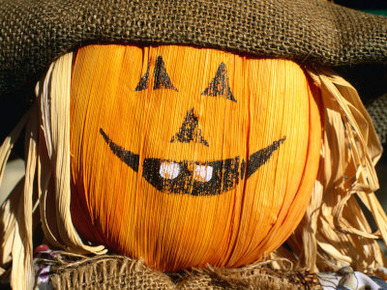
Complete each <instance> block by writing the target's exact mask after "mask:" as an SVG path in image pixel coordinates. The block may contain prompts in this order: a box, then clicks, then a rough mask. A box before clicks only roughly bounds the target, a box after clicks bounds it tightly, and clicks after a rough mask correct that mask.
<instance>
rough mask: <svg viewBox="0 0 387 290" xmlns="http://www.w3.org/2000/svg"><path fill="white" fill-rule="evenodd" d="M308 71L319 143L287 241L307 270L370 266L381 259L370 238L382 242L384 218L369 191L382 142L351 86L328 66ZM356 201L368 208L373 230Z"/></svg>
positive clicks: (385, 229) (386, 227)
mask: <svg viewBox="0 0 387 290" xmlns="http://www.w3.org/2000/svg"><path fill="white" fill-rule="evenodd" d="M309 74H310V76H311V77H312V79H313V80H314V81H315V83H316V84H317V85H318V87H319V88H320V90H321V94H322V102H323V112H322V113H323V114H324V116H323V119H324V124H323V125H324V132H323V140H322V141H323V145H322V150H321V160H320V168H319V173H318V177H317V180H316V183H315V187H314V191H313V195H312V199H311V202H310V204H309V206H308V209H307V212H306V214H305V216H304V219H303V221H302V222H301V224H300V225H299V227H298V228H297V230H296V231H295V233H294V234H293V236H292V237H291V238H289V240H288V243H289V244H290V245H291V247H292V249H293V250H294V251H295V252H296V253H297V254H298V256H299V261H298V262H299V265H300V266H302V267H306V268H307V269H309V270H311V271H318V270H320V271H327V270H337V269H338V268H340V267H342V266H344V265H351V266H352V267H354V268H356V269H357V270H358V271H363V272H374V271H375V270H377V269H378V268H379V267H380V266H385V265H386V257H385V256H384V255H383V253H382V251H381V249H380V247H379V245H378V243H377V241H376V239H383V241H384V243H386V241H387V235H386V234H387V218H386V214H385V212H384V210H383V208H382V207H381V205H380V203H379V201H378V200H377V198H376V196H375V194H374V191H375V190H377V189H378V188H379V183H378V179H377V175H376V172H375V168H374V166H375V165H376V162H377V161H378V160H379V158H380V156H381V153H382V147H381V145H380V143H379V141H378V137H377V134H376V132H375V129H374V127H373V126H372V121H371V119H370V117H369V115H368V113H367V111H366V109H365V108H364V106H363V104H362V102H361V100H360V98H359V96H358V94H357V92H356V90H355V89H354V88H353V87H352V86H351V85H350V84H349V83H348V82H346V81H345V80H344V79H342V78H341V77H339V76H338V75H336V74H334V73H332V72H328V71H319V72H311V71H310V72H309ZM360 204H362V205H364V206H365V207H366V208H367V209H368V210H369V211H370V213H371V214H372V216H373V219H374V221H375V223H376V225H377V227H378V229H379V230H378V231H377V232H375V233H372V231H371V227H370V225H369V222H368V220H367V218H366V216H365V214H364V210H363V208H362V207H361V206H360Z"/></svg>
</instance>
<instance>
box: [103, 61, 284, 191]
mask: <svg viewBox="0 0 387 290" xmlns="http://www.w3.org/2000/svg"><path fill="white" fill-rule="evenodd" d="M148 85H149V65H148V69H147V71H146V73H145V75H144V76H143V77H142V78H141V80H140V82H139V83H138V85H137V87H136V88H135V91H142V90H145V89H147V88H148ZM153 89H154V90H157V89H170V90H174V91H178V89H177V88H176V87H175V86H174V85H173V84H172V81H171V79H170V77H169V76H168V73H167V71H166V68H165V64H164V61H163V59H162V57H161V56H159V57H158V58H157V60H156V65H155V69H154V86H153ZM201 95H202V96H209V97H224V98H226V99H227V100H230V101H232V102H237V100H236V99H235V97H234V96H233V94H232V92H231V89H230V87H229V81H228V77H227V68H226V65H225V64H224V63H223V62H222V63H221V64H220V65H219V67H218V70H217V72H216V75H215V77H214V78H213V79H212V81H211V83H210V84H209V86H208V87H207V88H206V89H205V90H204V91H203V92H202V93H201ZM100 133H101V135H102V137H103V138H104V140H105V142H106V144H107V145H108V146H109V148H110V150H111V151H112V152H113V153H114V154H115V155H116V156H117V157H118V158H119V159H121V160H122V161H123V162H125V163H126V164H127V165H128V166H129V167H130V168H132V169H133V170H134V171H135V172H138V168H139V160H140V158H139V155H137V154H135V153H132V152H130V151H128V150H126V149H124V148H123V147H121V146H120V145H117V144H116V143H114V142H113V141H112V140H111V139H110V138H109V136H108V135H107V134H106V133H105V132H104V131H103V130H102V128H100ZM285 139H286V137H283V138H281V139H279V140H277V141H274V142H273V143H272V144H271V145H269V146H267V147H266V148H264V149H262V150H259V151H257V152H255V153H253V154H251V155H250V156H249V158H248V160H247V161H245V160H241V159H240V157H239V156H236V157H234V158H230V159H225V160H216V161H208V162H202V163H199V162H196V161H189V160H183V161H175V160H167V159H159V158H145V159H144V161H143V164H142V168H143V171H142V176H143V177H144V178H145V180H146V181H147V182H149V183H150V184H151V185H152V186H153V187H155V188H156V189H157V190H159V191H162V192H169V193H180V194H191V195H195V196H198V195H216V194H220V193H222V192H226V191H229V190H231V189H233V188H235V186H236V185H237V184H238V183H239V180H241V179H242V180H243V179H244V178H249V177H250V176H251V175H252V174H254V173H255V172H256V171H257V170H258V168H259V167H261V166H262V165H263V164H265V163H266V162H267V161H268V160H269V158H270V157H271V155H272V154H273V152H274V151H276V150H277V149H278V148H279V146H280V145H281V144H282V143H283V142H284V141H285ZM170 142H171V143H173V142H181V143H190V142H196V143H201V144H202V145H204V146H207V147H209V146H210V145H209V142H208V141H207V140H206V139H205V138H204V137H203V136H202V133H201V130H200V128H199V122H198V117H197V116H196V115H195V112H194V108H191V109H190V110H189V111H187V114H186V117H185V119H184V121H183V123H182V126H181V127H180V129H179V132H177V133H176V134H175V135H174V136H172V138H171V140H170Z"/></svg>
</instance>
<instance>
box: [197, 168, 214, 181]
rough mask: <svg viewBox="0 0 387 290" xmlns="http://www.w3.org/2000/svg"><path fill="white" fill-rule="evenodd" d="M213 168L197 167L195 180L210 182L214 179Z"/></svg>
mask: <svg viewBox="0 0 387 290" xmlns="http://www.w3.org/2000/svg"><path fill="white" fill-rule="evenodd" d="M213 170H214V168H213V167H212V166H205V165H195V171H194V178H195V179H196V180H198V181H202V182H204V181H206V182H207V181H210V180H211V178H212V171H213Z"/></svg>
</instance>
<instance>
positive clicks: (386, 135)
mask: <svg viewBox="0 0 387 290" xmlns="http://www.w3.org/2000/svg"><path fill="white" fill-rule="evenodd" d="M367 110H368V113H369V114H370V116H371V118H372V121H373V123H374V126H375V129H376V133H378V136H379V138H380V142H381V143H382V144H384V143H386V142H387V93H386V94H384V95H382V96H380V97H379V98H377V99H376V100H375V101H373V103H372V104H371V105H370V106H368V107H367Z"/></svg>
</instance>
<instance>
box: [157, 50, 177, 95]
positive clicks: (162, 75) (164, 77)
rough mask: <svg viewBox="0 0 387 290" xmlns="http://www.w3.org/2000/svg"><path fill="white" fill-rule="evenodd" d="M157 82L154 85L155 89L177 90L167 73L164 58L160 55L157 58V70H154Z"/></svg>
mask: <svg viewBox="0 0 387 290" xmlns="http://www.w3.org/2000/svg"><path fill="white" fill-rule="evenodd" d="M154 79H155V83H154V86H153V89H154V90H158V89H171V90H175V91H177V89H176V88H175V86H174V85H173V84H172V82H171V79H170V78H169V76H168V74H167V70H166V68H165V64H164V61H163V58H162V57H161V56H159V57H158V58H157V60H156V66H155V72H154Z"/></svg>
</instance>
